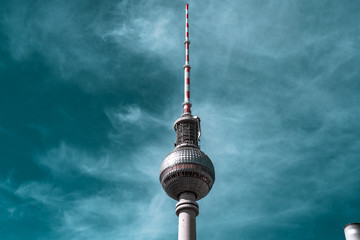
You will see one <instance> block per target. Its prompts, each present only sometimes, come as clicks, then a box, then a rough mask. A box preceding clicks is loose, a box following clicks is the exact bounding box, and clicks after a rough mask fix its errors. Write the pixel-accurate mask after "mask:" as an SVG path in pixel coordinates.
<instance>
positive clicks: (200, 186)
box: [159, 4, 215, 240]
mask: <svg viewBox="0 0 360 240" xmlns="http://www.w3.org/2000/svg"><path fill="white" fill-rule="evenodd" d="M185 11H186V20H185V42H184V44H185V65H184V86H185V89H184V103H183V114H182V115H181V117H180V118H178V119H177V120H176V121H175V123H174V130H175V132H176V141H175V144H174V145H175V149H174V150H173V151H172V152H171V153H169V154H168V155H167V156H166V157H165V159H164V161H163V163H162V164H161V167H160V177H159V178H160V183H161V185H162V187H163V189H164V190H165V192H166V193H167V195H169V196H170V197H171V198H173V199H175V200H177V201H178V203H177V204H176V210H175V212H176V215H177V216H178V217H179V232H178V239H179V240H195V239H196V216H198V214H199V205H198V204H197V203H196V201H197V200H200V199H202V198H203V197H205V196H206V195H207V194H208V193H209V192H210V190H211V188H212V186H213V184H214V182H215V169H214V166H213V164H212V162H211V160H210V158H209V157H208V156H207V155H206V154H205V153H204V152H202V151H201V150H200V147H199V138H200V136H201V128H200V118H199V117H197V116H193V115H192V114H191V103H190V69H191V67H190V64H189V45H190V40H189V14H188V11H189V4H186V10H185Z"/></svg>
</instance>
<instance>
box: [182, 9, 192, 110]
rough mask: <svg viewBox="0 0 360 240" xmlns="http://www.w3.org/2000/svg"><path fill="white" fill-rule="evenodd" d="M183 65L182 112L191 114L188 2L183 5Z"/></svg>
mask: <svg viewBox="0 0 360 240" xmlns="http://www.w3.org/2000/svg"><path fill="white" fill-rule="evenodd" d="M185 6H186V7H185V13H186V18H185V42H184V44H185V65H184V83H185V85H184V103H183V107H184V111H183V114H191V103H190V69H191V66H190V64H189V45H190V40H189V4H188V3H187V4H186V5H185Z"/></svg>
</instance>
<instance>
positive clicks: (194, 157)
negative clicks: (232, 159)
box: [160, 147, 215, 200]
mask: <svg viewBox="0 0 360 240" xmlns="http://www.w3.org/2000/svg"><path fill="white" fill-rule="evenodd" d="M160 182H161V185H162V187H163V189H164V190H165V192H166V193H167V194H168V195H169V196H170V197H171V198H173V199H175V200H179V199H178V198H179V195H180V194H181V193H182V192H193V193H194V194H195V195H196V200H199V199H201V198H203V197H205V196H206V195H207V194H208V193H209V191H210V190H211V188H212V186H213V184H214V182H215V169H214V165H213V164H212V162H211V160H210V158H209V157H208V156H207V155H206V154H205V153H204V152H202V151H201V150H200V149H198V148H195V147H180V148H175V150H174V151H172V152H171V153H170V154H168V155H167V156H166V157H165V159H164V161H163V163H162V164H161V167H160Z"/></svg>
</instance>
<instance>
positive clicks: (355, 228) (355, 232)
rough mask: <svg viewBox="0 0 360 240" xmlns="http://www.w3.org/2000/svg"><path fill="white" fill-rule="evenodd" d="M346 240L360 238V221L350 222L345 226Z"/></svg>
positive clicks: (359, 239)
mask: <svg viewBox="0 0 360 240" xmlns="http://www.w3.org/2000/svg"><path fill="white" fill-rule="evenodd" d="M344 232H345V238H346V240H360V223H350V224H348V225H346V226H345V227H344Z"/></svg>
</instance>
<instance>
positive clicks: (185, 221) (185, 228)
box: [176, 192, 199, 240]
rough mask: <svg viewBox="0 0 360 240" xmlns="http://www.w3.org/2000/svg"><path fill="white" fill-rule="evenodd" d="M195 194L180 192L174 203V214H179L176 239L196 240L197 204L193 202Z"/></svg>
mask: <svg viewBox="0 0 360 240" xmlns="http://www.w3.org/2000/svg"><path fill="white" fill-rule="evenodd" d="M195 199H196V197H195V194H193V193H191V192H184V193H181V194H180V196H179V202H178V203H177V204H176V215H177V216H179V234H178V240H196V217H197V216H198V215H199V205H198V204H197V203H196V202H195Z"/></svg>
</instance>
